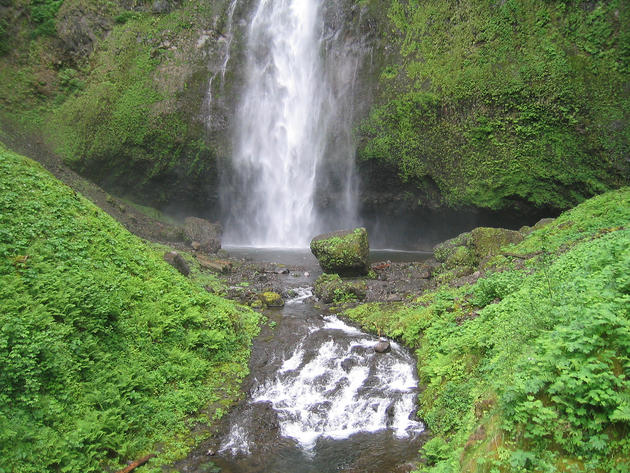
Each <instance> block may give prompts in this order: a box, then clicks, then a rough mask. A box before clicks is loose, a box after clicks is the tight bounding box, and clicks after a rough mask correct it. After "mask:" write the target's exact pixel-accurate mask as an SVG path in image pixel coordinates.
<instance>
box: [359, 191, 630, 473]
mask: <svg viewBox="0 0 630 473" xmlns="http://www.w3.org/2000/svg"><path fill="white" fill-rule="evenodd" d="M628 222H630V189H628V188H624V189H621V190H619V191H613V192H609V193H606V194H603V195H601V196H599V197H596V198H593V199H590V200H588V201H586V202H585V203H584V204H582V205H580V206H578V207H576V208H575V209H573V210H571V211H569V212H566V213H565V214H563V215H562V216H561V217H559V218H558V219H556V220H555V221H554V222H553V223H552V224H550V225H548V226H546V227H544V228H541V229H539V230H536V231H534V232H532V233H531V234H530V235H528V236H527V237H526V238H525V240H524V241H523V242H522V243H520V244H518V245H515V246H512V247H510V248H509V251H507V253H509V254H510V255H511V256H505V255H504V256H498V257H496V258H494V260H492V261H490V262H489V263H487V264H486V266H485V271H486V273H485V276H484V277H482V278H481V279H479V280H478V281H477V282H476V283H474V284H469V285H465V286H463V287H459V288H454V287H451V286H448V285H444V286H442V287H441V288H439V289H438V290H437V291H434V292H431V293H428V294H425V295H423V296H421V297H420V298H419V299H418V300H417V301H416V302H415V303H414V304H410V305H404V306H400V305H399V306H390V305H366V306H359V307H358V308H355V309H351V310H349V311H348V312H347V314H348V315H349V316H350V317H351V318H353V319H355V320H358V321H359V322H361V323H362V324H364V325H365V326H367V327H370V328H372V329H374V330H378V329H383V330H384V331H385V332H387V333H389V334H390V335H392V336H397V337H400V338H402V340H404V341H405V342H406V343H407V344H409V345H410V346H412V347H414V348H415V349H416V353H417V356H418V370H419V374H420V379H421V384H423V385H424V386H426V389H424V391H423V392H422V394H421V395H420V409H419V416H420V417H421V418H422V419H424V420H425V421H426V423H427V426H428V427H429V429H430V431H431V432H432V434H433V435H434V437H433V438H432V439H431V440H430V441H429V442H428V443H427V445H426V446H425V448H424V457H425V458H426V459H427V464H426V466H425V467H424V468H423V471H431V472H526V471H535V472H550V473H551V472H564V471H572V472H580V471H583V472H601V473H604V472H606V473H610V472H618V473H621V472H628V471H630V461H629V459H630V442H629V440H628V439H629V438H630V410H629V408H630V355H629V354H630V272H629V269H630V228H628ZM516 255H522V257H521V258H518V257H516ZM482 269H483V268H482Z"/></svg>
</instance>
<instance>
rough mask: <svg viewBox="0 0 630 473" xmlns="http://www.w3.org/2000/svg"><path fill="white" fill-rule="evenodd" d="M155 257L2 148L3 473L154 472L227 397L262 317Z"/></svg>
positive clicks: (158, 254) (188, 443) (179, 450)
mask: <svg viewBox="0 0 630 473" xmlns="http://www.w3.org/2000/svg"><path fill="white" fill-rule="evenodd" d="M161 255H162V252H158V251H156V250H154V249H152V248H150V247H149V246H147V244H145V243H143V242H142V241H140V240H139V239H138V238H136V237H135V236H132V235H131V234H130V233H128V232H127V231H126V230H125V229H124V228H123V227H122V226H121V225H119V224H118V223H116V222H115V221H114V220H113V219H111V218H110V217H109V216H108V215H106V214H104V213H103V212H102V211H101V210H99V209H98V208H97V207H95V206H94V205H92V204H91V203H89V202H88V201H86V199H84V198H83V197H82V196H80V195H78V194H76V193H75V192H74V191H73V190H72V189H70V188H69V187H67V186H64V185H63V184H61V183H59V182H58V181H56V180H55V179H53V178H52V176H50V175H49V174H48V173H47V172H46V171H44V170H43V168H42V167H41V166H40V165H38V164H35V163H34V162H32V161H30V160H29V159H27V158H24V157H21V156H19V155H16V154H14V153H12V152H9V151H7V150H6V149H5V148H3V147H0V305H1V306H2V310H1V311H0V406H1V407H0V458H1V459H2V461H0V472H6V473H9V472H20V473H28V472H33V473H35V472H37V473H39V472H42V471H59V472H76V471H81V472H91V471H94V472H96V471H99V472H100V471H103V466H104V465H110V466H112V467H116V466H117V465H119V464H121V463H122V461H123V460H128V459H135V458H136V457H138V456H140V455H144V454H147V453H153V452H155V453H160V456H159V457H158V459H156V460H155V464H160V463H163V462H166V461H169V460H172V459H173V458H174V457H175V456H177V455H180V454H181V453H182V452H184V451H186V449H188V448H190V447H191V446H192V445H193V443H194V442H195V438H194V435H193V436H191V433H190V430H191V427H192V426H193V425H196V424H198V423H200V424H202V425H204V424H208V423H211V422H212V420H214V419H215V418H216V417H217V416H220V415H221V412H222V409H224V408H225V406H226V404H227V403H229V402H230V400H231V399H234V397H235V395H236V393H237V391H238V379H240V377H242V376H243V375H244V374H245V373H246V371H247V360H248V356H249V344H250V340H251V337H252V336H253V334H254V333H255V332H256V327H257V321H258V317H257V315H256V314H255V313H254V312H252V311H250V310H249V309H246V308H244V307H240V306H237V305H236V304H234V303H232V302H229V301H226V300H224V299H221V298H220V297H218V296H214V295H211V294H209V293H207V292H206V291H205V290H203V289H202V288H201V287H198V286H195V285H194V284H193V283H191V282H190V281H188V280H187V279H186V278H184V277H183V276H180V275H179V273H177V272H176V271H175V269H173V268H172V267H170V266H168V265H167V264H166V263H164V262H163V261H162V258H161ZM208 406H211V407H210V408H208ZM202 430H203V429H200V430H199V432H201V431H202ZM156 471H159V469H157V470H156Z"/></svg>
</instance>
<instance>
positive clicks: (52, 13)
mask: <svg viewBox="0 0 630 473" xmlns="http://www.w3.org/2000/svg"><path fill="white" fill-rule="evenodd" d="M62 4H63V0H31V2H30V4H29V12H30V17H31V21H32V22H33V23H34V24H35V29H34V30H33V32H32V36H33V37H34V38H36V37H38V36H53V35H55V34H56V33H57V29H56V27H55V17H56V16H57V12H58V11H59V8H61V5H62Z"/></svg>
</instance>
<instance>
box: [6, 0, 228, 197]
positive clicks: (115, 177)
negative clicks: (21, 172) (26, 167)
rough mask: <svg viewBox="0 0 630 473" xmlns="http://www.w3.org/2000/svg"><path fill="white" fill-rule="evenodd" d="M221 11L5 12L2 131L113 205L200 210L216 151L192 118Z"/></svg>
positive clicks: (60, 5)
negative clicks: (29, 141)
mask: <svg viewBox="0 0 630 473" xmlns="http://www.w3.org/2000/svg"><path fill="white" fill-rule="evenodd" d="M7 1H8V0H5V2H7ZM224 3H225V2H224V1H214V2H183V3H180V2H173V1H162V2H150V1H132V2H129V1H123V0H120V1H113V2H112V1H105V0H98V1H90V2H86V1H85V0H32V1H31V0H11V1H8V5H7V6H6V7H5V8H3V7H0V104H2V107H1V110H0V121H3V122H5V123H8V124H11V125H13V127H16V128H18V129H20V130H23V129H27V130H29V131H31V132H32V133H33V134H34V135H35V136H38V137H39V138H40V139H41V140H42V142H43V143H45V144H46V146H48V147H51V148H52V149H53V150H54V151H55V152H57V153H58V154H59V155H61V156H62V157H63V158H64V159H65V160H66V162H67V163H68V164H70V165H71V166H72V167H73V168H74V169H76V170H78V171H79V172H81V173H82V174H84V175H86V176H89V177H90V178H92V179H94V180H95V181H97V182H99V183H100V184H103V185H105V186H106V187H108V188H109V189H111V190H113V191H116V192H117V193H119V194H128V195H130V196H132V197H135V198H136V199H141V200H144V201H145V202H148V203H151V204H153V206H164V205H166V204H173V202H174V201H177V200H180V201H181V200H188V201H189V202H193V201H195V200H197V201H199V200H202V201H204V202H205V204H206V206H207V203H208V201H212V199H215V198H216V196H215V193H214V191H213V187H214V186H213V183H214V180H215V179H216V158H217V148H219V147H220V146H221V145H220V144H219V143H218V141H220V140H219V138H217V137H216V136H214V135H212V136H210V135H208V133H207V130H206V124H205V123H204V121H203V116H202V115H203V110H202V109H203V107H204V96H205V94H206V92H207V86H208V79H209V71H208V67H209V65H208V62H209V60H212V56H210V58H209V57H208V56H209V55H211V54H212V47H213V46H212V45H213V44H214V43H213V41H212V40H210V41H208V38H209V35H219V34H220V33H221V28H223V27H224V25H223V24H222V23H221V22H219V23H216V22H215V17H220V15H221V14H222V13H223V9H224V8H225V6H224ZM203 35H205V36H203ZM203 37H205V38H206V40H204V41H202V40H201V39H200V38H203ZM209 48H210V49H209ZM224 92H225V93H226V94H227V93H228V90H227V89H226V90H225V91H224ZM217 126H218V125H217ZM192 193H196V195H195V196H194V197H192V196H191V195H190V194H192ZM191 205H194V204H191Z"/></svg>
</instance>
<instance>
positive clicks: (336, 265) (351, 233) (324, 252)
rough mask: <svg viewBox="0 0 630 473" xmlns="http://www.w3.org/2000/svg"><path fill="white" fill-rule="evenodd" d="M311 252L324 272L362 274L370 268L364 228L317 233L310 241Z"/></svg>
mask: <svg viewBox="0 0 630 473" xmlns="http://www.w3.org/2000/svg"><path fill="white" fill-rule="evenodd" d="M311 252H312V253H313V255H314V256H315V258H317V261H318V262H319V265H320V266H321V267H322V269H323V270H324V272H326V273H331V274H339V275H341V276H363V275H365V274H367V273H368V271H369V269H370V266H369V254H370V246H369V243H368V235H367V230H366V229H365V228H355V229H354V230H341V231H337V232H332V233H325V234H322V235H318V236H316V237H315V238H313V240H312V241H311Z"/></svg>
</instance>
